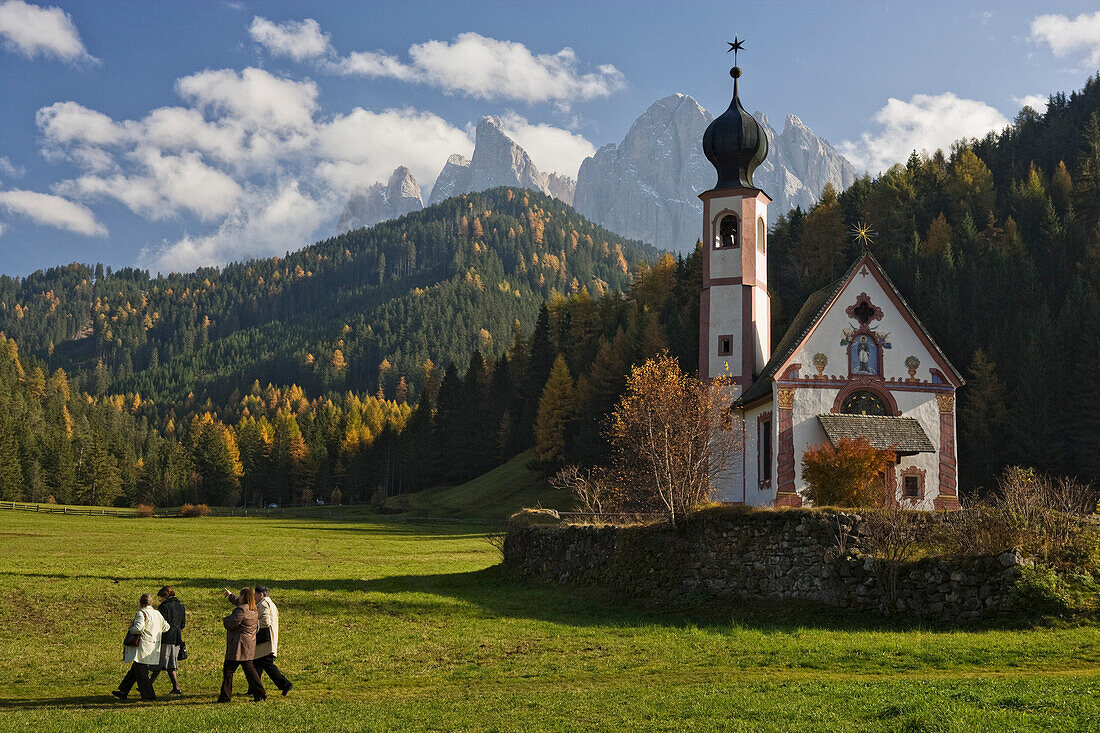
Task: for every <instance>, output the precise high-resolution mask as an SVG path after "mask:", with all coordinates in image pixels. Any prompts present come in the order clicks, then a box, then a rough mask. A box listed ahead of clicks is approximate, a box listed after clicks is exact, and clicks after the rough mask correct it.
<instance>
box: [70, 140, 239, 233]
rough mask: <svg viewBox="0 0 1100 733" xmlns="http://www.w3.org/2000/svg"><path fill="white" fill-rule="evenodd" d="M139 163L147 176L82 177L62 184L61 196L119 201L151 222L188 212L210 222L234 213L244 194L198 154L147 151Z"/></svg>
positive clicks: (135, 155)
mask: <svg viewBox="0 0 1100 733" xmlns="http://www.w3.org/2000/svg"><path fill="white" fill-rule="evenodd" d="M133 157H135V158H140V159H141V162H142V168H143V169H144V171H146V173H147V174H146V175H132V176H126V175H115V176H111V177H109V178H105V177H102V176H96V175H87V176H81V177H80V178H77V179H75V180H72V181H64V182H62V183H60V184H58V185H57V187H56V188H55V191H56V192H57V193H62V194H70V195H75V196H78V197H89V198H113V199H117V200H118V201H121V202H122V203H123V204H125V205H126V206H127V207H128V208H129V209H130V210H131V211H133V212H134V213H135V214H140V215H141V216H144V217H146V218H148V219H154V220H156V219H164V218H166V217H168V216H171V215H173V214H175V213H177V212H178V211H179V210H181V209H183V210H186V211H189V212H191V213H193V214H195V215H196V216H198V217H199V218H200V219H202V220H204V221H213V220H215V219H217V218H220V217H222V216H225V215H226V214H228V213H230V212H231V211H233V209H234V207H235V206H236V204H237V202H238V200H239V199H240V198H241V195H242V193H243V190H242V188H241V186H240V185H239V184H238V183H237V182H236V181H235V180H233V178H231V177H230V176H228V175H226V174H225V173H223V172H221V171H219V170H216V169H214V168H211V167H210V166H208V165H206V164H204V163H203V162H202V160H201V158H200V156H199V155H198V153H194V152H191V153H185V154H184V155H163V154H162V153H161V152H160V151H157V150H151V149H145V150H140V151H137V152H136V153H135V154H134V156H133Z"/></svg>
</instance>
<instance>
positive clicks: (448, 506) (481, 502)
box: [389, 450, 570, 519]
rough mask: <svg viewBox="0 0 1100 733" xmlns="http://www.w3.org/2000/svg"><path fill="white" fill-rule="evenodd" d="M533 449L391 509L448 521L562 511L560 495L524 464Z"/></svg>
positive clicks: (403, 498) (398, 501) (400, 499)
mask: <svg viewBox="0 0 1100 733" xmlns="http://www.w3.org/2000/svg"><path fill="white" fill-rule="evenodd" d="M534 459H535V452H534V451H533V450H530V451H527V452H525V453H520V454H519V455H518V456H516V457H515V458H513V459H512V460H510V461H508V462H507V463H505V464H503V465H500V466H498V467H496V468H494V469H493V470H492V471H489V472H488V473H485V474H482V475H481V476H478V477H477V478H475V479H472V480H470V481H467V482H466V483H464V484H459V485H458V486H452V487H447V488H432V489H428V490H426V491H419V492H416V493H414V494H401V495H398V496H395V497H393V498H392V499H390V502H389V506H390V508H391V509H395V510H397V511H400V512H403V513H406V514H409V515H415V516H420V517H444V518H452V519H460V518H461V519H473V518H476V519H507V518H508V517H509V516H511V515H512V514H513V513H514V512H515V511H516V510H518V509H520V508H521V507H524V506H540V505H541V506H547V507H554V508H557V509H564V508H565V507H566V505H567V504H568V503H569V502H570V499H569V497H568V496H566V495H565V493H564V492H562V491H558V490H556V489H553V488H551V487H550V486H549V485H548V484H547V482H546V478H545V477H544V476H543V475H542V474H541V473H539V472H538V471H532V470H531V469H530V468H528V465H529V464H530V463H531V461H533V460H534Z"/></svg>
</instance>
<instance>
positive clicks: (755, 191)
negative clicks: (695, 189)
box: [699, 186, 772, 204]
mask: <svg viewBox="0 0 1100 733" xmlns="http://www.w3.org/2000/svg"><path fill="white" fill-rule="evenodd" d="M718 196H723V197H725V196H742V197H745V198H748V197H751V198H755V199H759V198H764V199H767V201H766V202H765V203H769V204H770V203H771V202H772V197H771V196H769V195H768V194H766V193H764V192H763V191H761V190H760V189H759V188H746V187H745V186H734V187H733V188H712V189H710V190H709V191H703V192H702V193H701V194H699V198H700V200H702V201H704V202H707V201H710V200H711V199H712V198H716V197H718Z"/></svg>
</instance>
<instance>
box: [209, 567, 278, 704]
mask: <svg viewBox="0 0 1100 733" xmlns="http://www.w3.org/2000/svg"><path fill="white" fill-rule="evenodd" d="M225 597H226V598H228V599H229V602H230V603H232V604H233V605H234V606H236V608H234V609H233V613H231V614H229V615H228V616H226V617H225V618H223V619H222V625H223V626H225V663H224V664H223V665H222V691H221V694H220V695H218V702H229V701H230V700H231V699H232V698H233V673H234V672H236V671H237V667H244V678H245V679H246V680H248V693H249V694H250V695H252V699H253V700H255V701H257V702H259V701H260V700H266V699H267V691H266V690H264V685H263V683H262V682H260V676H259V675H258V674H256V668H255V667H254V666H252V658H253V657H254V656H256V629H257V628H258V626H259V617H258V615H257V613H256V594H255V592H253V590H252V589H251V588H241V592H240V593H238V594H236V595H234V594H233V593H232V592H230V591H229V589H226V590H225Z"/></svg>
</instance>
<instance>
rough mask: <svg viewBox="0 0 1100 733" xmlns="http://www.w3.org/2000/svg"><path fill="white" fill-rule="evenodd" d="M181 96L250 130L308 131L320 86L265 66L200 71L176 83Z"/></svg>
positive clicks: (202, 108) (311, 123) (200, 107)
mask: <svg viewBox="0 0 1100 733" xmlns="http://www.w3.org/2000/svg"><path fill="white" fill-rule="evenodd" d="M176 90H177V91H178V92H179V94H180V96H181V97H183V98H184V99H187V100H189V101H191V102H193V103H195V105H196V106H197V107H198V108H199V109H201V110H211V111H213V112H215V113H222V114H226V115H229V116H231V117H233V118H234V119H236V120H239V121H240V122H241V123H243V124H244V125H245V126H246V128H248V129H259V128H266V129H272V130H280V131H282V130H308V129H309V128H310V127H311V126H312V125H313V113H314V111H316V109H317V93H318V92H317V85H316V84H314V83H313V82H312V81H310V80H308V79H306V80H305V81H294V80H292V79H281V78H279V77H277V76H273V75H272V74H270V73H268V72H266V71H264V70H263V69H255V68H247V69H245V70H244V71H242V72H241V73H240V74H238V73H237V72H236V71H233V70H232V69H221V70H219V71H200V72H199V73H197V74H192V75H191V76H185V77H183V78H182V79H180V80H179V81H178V82H176Z"/></svg>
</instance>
